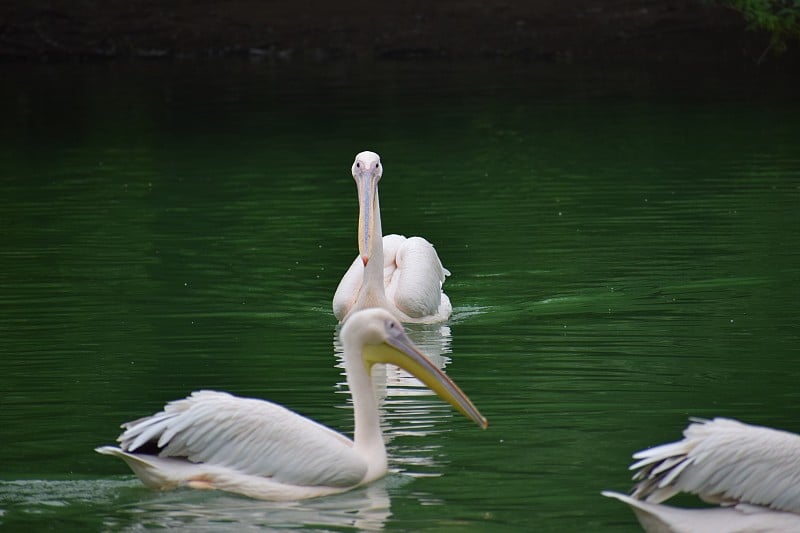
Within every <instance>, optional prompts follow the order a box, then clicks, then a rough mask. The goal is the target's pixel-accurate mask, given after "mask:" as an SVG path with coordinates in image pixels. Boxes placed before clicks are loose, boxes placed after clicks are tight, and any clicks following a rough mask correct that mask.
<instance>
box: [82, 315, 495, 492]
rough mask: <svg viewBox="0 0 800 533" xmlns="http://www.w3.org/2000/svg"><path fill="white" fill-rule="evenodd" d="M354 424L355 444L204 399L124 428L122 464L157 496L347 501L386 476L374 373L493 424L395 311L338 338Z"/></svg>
mask: <svg viewBox="0 0 800 533" xmlns="http://www.w3.org/2000/svg"><path fill="white" fill-rule="evenodd" d="M341 339H342V345H343V346H344V360H345V370H346V373H347V383H348V385H349V388H350V393H351V395H352V401H353V410H354V414H355V427H354V438H353V440H352V441H351V440H350V439H348V438H347V437H345V436H344V435H341V434H339V433H337V432H335V431H333V430H331V429H329V428H327V427H325V426H323V425H320V424H318V423H316V422H314V421H312V420H309V419H308V418H305V417H303V416H300V415H299V414H297V413H294V412H292V411H289V410H288V409H286V408H284V407H281V406H280V405H277V404H274V403H270V402H266V401H263V400H256V399H252V398H238V397H236V396H231V395H230V394H227V393H224V392H215V391H198V392H194V393H192V394H191V396H189V397H188V398H184V399H182V400H177V401H173V402H170V403H168V404H167V405H166V406H165V407H164V410H163V411H161V412H159V413H156V414H154V415H152V416H148V417H145V418H141V419H139V420H134V421H133V422H128V423H127V424H123V425H122V427H123V428H124V429H125V431H124V432H123V433H122V434H121V435H120V436H119V437H118V438H117V440H118V441H119V443H120V446H119V447H114V446H103V447H100V448H97V449H96V451H97V452H99V453H103V454H108V455H114V456H117V457H119V458H121V459H123V460H124V461H125V462H126V463H128V466H130V467H131V469H132V470H133V471H134V473H136V475H137V476H139V479H141V480H142V482H143V483H144V484H145V485H147V486H149V487H152V488H156V489H172V488H176V487H180V486H187V487H191V488H195V489H218V490H226V491H230V492H236V493H239V494H244V495H247V496H250V497H253V498H259V499H265V500H299V499H303V498H313V497H317V496H324V495H328V494H335V493H339V492H344V491H346V490H349V489H352V488H354V487H357V486H360V485H364V484H366V483H369V482H371V481H374V480H376V479H378V478H380V477H381V476H383V475H384V474H385V473H386V469H387V460H386V449H385V447H384V441H383V434H382V433H381V428H380V420H379V418H380V416H379V413H378V406H377V403H376V399H375V394H374V391H373V387H372V379H371V372H370V371H371V369H372V366H373V365H375V364H378V363H381V364H387V363H388V364H394V365H398V366H401V367H403V368H405V369H406V370H408V371H409V372H411V373H412V374H414V375H415V376H417V377H418V378H419V379H420V380H421V381H422V382H423V383H425V385H427V386H428V387H430V388H431V389H432V390H433V391H434V392H436V393H437V394H438V395H439V396H440V397H442V398H443V399H445V400H447V401H448V402H449V403H450V404H451V405H452V406H453V407H455V408H456V409H458V410H459V411H460V412H461V413H462V414H464V415H465V416H467V417H468V418H471V419H472V420H474V421H475V422H476V423H478V424H479V425H480V426H481V427H482V428H486V427H487V425H488V423H487V421H486V419H485V418H484V417H483V416H482V415H481V414H480V413H479V412H478V410H477V409H476V408H475V406H474V405H472V402H471V401H470V400H469V398H467V396H466V395H465V394H464V393H463V392H461V389H459V388H458V386H457V385H456V384H455V383H453V381H452V380H450V378H448V377H447V376H446V375H445V374H444V373H443V372H441V371H440V370H439V369H438V368H436V367H435V366H434V365H433V364H432V363H431V362H430V361H428V359H427V357H425V356H424V355H423V354H422V353H420V352H419V351H418V350H417V348H416V347H415V346H414V344H413V343H412V342H411V340H410V339H409V338H408V336H407V335H406V334H405V332H404V331H403V327H402V326H401V325H400V323H399V322H398V321H397V319H395V318H394V317H393V316H392V315H391V314H390V313H389V312H388V311H386V310H384V309H368V310H366V311H362V312H359V313H356V314H354V315H352V316H351V317H350V318H349V319H348V320H347V322H346V323H345V324H344V326H343V327H342V330H341Z"/></svg>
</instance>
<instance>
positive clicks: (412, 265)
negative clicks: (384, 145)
mask: <svg viewBox="0 0 800 533" xmlns="http://www.w3.org/2000/svg"><path fill="white" fill-rule="evenodd" d="M352 173H353V179H354V180H355V182H356V189H357V191H358V205H359V213H358V251H359V256H358V257H356V259H355V260H354V261H353V264H352V265H350V268H349V269H348V270H347V272H346V273H345V275H344V277H342V280H341V281H340V282H339V286H338V287H337V289H336V293H335V294H334V296H333V314H334V315H335V316H336V318H337V319H338V320H339V322H344V321H345V319H346V318H347V316H348V315H349V314H351V313H353V312H355V311H358V310H360V309H367V308H370V307H382V308H384V309H387V310H389V311H390V312H392V313H393V314H394V315H395V316H396V317H397V318H398V319H400V320H401V321H402V322H421V323H434V322H441V321H443V320H447V319H448V318H449V317H450V313H452V311H453V307H452V305H451V304H450V299H449V298H448V297H447V295H446V294H444V292H442V284H443V283H444V280H445V277H446V276H449V275H450V272H448V271H447V269H445V268H444V267H443V266H442V262H441V261H440V260H439V256H438V255H437V253H436V250H435V249H434V248H433V245H432V244H431V243H429V242H428V241H427V240H425V239H423V238H422V237H409V238H406V237H404V236H402V235H394V234H393V235H386V236H383V230H382V228H381V209H380V202H379V201H378V182H379V181H380V179H381V177H382V176H383V166H382V165H381V158H380V156H378V154H376V153H375V152H361V153H359V154H358V155H356V159H355V161H354V162H353V167H352Z"/></svg>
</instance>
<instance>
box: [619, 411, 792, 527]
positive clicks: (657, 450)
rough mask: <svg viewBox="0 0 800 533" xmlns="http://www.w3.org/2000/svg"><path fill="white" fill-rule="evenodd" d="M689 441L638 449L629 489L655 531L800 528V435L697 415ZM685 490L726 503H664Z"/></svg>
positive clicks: (629, 499)
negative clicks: (707, 505) (680, 505)
mask: <svg viewBox="0 0 800 533" xmlns="http://www.w3.org/2000/svg"><path fill="white" fill-rule="evenodd" d="M683 435H684V438H683V440H680V441H677V442H672V443H669V444H664V445H661V446H656V447H654V448H650V449H647V450H644V451H641V452H638V453H636V454H634V455H633V458H634V459H638V461H637V462H636V463H634V464H633V465H631V467H630V468H631V470H637V469H639V470H638V472H636V474H635V475H634V477H633V479H634V480H637V481H638V483H637V484H636V485H635V486H634V488H633V492H632V494H631V495H630V496H626V495H624V494H619V493H616V492H611V491H604V492H603V495H604V496H608V497H611V498H616V499H618V500H620V501H622V502H624V503H627V504H628V505H630V506H631V507H632V508H633V511H634V513H635V514H636V516H637V518H638V519H639V522H640V523H641V524H642V526H643V527H644V529H645V530H646V531H649V532H667V531H672V532H686V533H689V532H698V533H699V532H703V531H715V532H745V531H759V532H769V531H774V532H779V531H780V532H786V531H794V532H800V435H795V434H794V433H788V432H786V431H781V430H777V429H771V428H766V427H761V426H751V425H748V424H744V423H742V422H739V421H737V420H731V419H728V418H714V419H713V420H705V419H693V422H692V423H691V424H690V425H689V426H688V427H687V428H686V429H685V430H684V432H683ZM679 492H689V493H692V494H697V495H698V496H700V498H701V499H703V500H704V501H706V502H709V503H715V504H721V506H720V507H712V508H705V509H680V508H676V507H672V506H668V505H660V503H661V502H663V501H665V500H667V499H669V498H671V497H672V496H674V495H675V494H677V493H679Z"/></svg>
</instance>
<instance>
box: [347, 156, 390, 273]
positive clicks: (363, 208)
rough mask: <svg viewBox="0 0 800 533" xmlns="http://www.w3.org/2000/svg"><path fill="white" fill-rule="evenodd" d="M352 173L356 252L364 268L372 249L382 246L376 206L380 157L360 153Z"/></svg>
mask: <svg viewBox="0 0 800 533" xmlns="http://www.w3.org/2000/svg"><path fill="white" fill-rule="evenodd" d="M352 171H353V179H354V180H355V181H356V187H357V188H358V203H359V214H358V252H359V254H360V255H361V259H362V261H364V266H366V265H367V263H368V262H369V260H370V258H371V257H372V256H373V255H374V251H373V250H372V247H373V246H375V245H382V243H381V238H382V235H381V228H380V205H379V204H378V182H379V181H380V180H381V176H383V165H381V157H380V156H379V155H378V154H376V153H375V152H370V151H365V152H360V153H359V154H357V155H356V160H355V161H353V167H352ZM376 235H377V238H376ZM381 268H383V265H381Z"/></svg>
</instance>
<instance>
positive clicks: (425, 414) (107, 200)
mask: <svg viewBox="0 0 800 533" xmlns="http://www.w3.org/2000/svg"><path fill="white" fill-rule="evenodd" d="M2 68H3V70H4V72H3V79H4V83H3V84H2V85H0V112H2V116H3V117H4V120H3V121H2V122H0V140H2V143H1V144H0V180H1V181H0V243H2V246H1V247H0V338H2V342H1V343H0V393H1V399H0V442H2V443H3V453H2V459H0V528H4V529H8V530H14V529H19V530H22V529H25V530H59V531H86V530H103V531H120V530H132V531H140V530H143V529H148V528H158V527H169V528H173V529H181V528H185V529H189V530H194V531H223V530H231V531H242V530H248V529H257V528H258V529H261V530H269V529H270V528H272V529H276V530H287V529H292V530H295V529H307V530H326V531H350V530H359V529H366V530H387V531H413V530H419V529H426V530H435V531H490V530H491V531H503V530H506V531H516V530H523V529H527V530H531V529H535V530H539V531H554V532H556V531H559V532H560V531H620V532H622V531H638V526H637V523H636V521H635V519H634V517H633V515H632V514H631V513H630V511H629V510H628V509H626V508H625V507H624V506H622V505H621V504H619V503H618V502H616V501H612V500H607V499H605V498H603V497H602V496H600V491H601V490H603V489H614V490H620V491H625V490H627V489H628V487H629V485H630V483H629V473H628V471H627V466H628V465H629V464H630V454H631V453H632V452H634V451H636V450H639V449H642V448H644V447H647V446H650V445H653V444H657V443H661V442H666V441H668V440H671V439H675V438H677V437H679V435H680V431H681V429H682V428H683V427H684V426H685V424H686V422H687V417H689V416H707V417H710V416H730V417H736V418H739V419H742V420H745V421H748V422H752V423H759V424H765V425H772V426H777V427H782V428H785V429H788V430H792V431H800V423H798V421H797V409H798V406H799V405H800V388H798V386H797V384H798V377H799V376H800V342H799V341H800V339H798V337H799V336H800V335H799V333H800V329H799V328H798V324H800V309H799V308H798V304H797V302H798V296H800V288H799V287H800V283H798V281H800V252H798V250H800V215H799V213H800V209H799V208H800V148H799V146H800V145H798V135H797V134H798V131H800V105H799V104H798V102H797V100H796V99H793V96H792V91H791V90H790V88H788V87H786V86H782V85H781V84H780V83H773V82H772V81H771V80H754V81H753V82H752V83H740V82H739V81H736V82H731V81H721V82H718V81H715V80H714V78H710V79H702V81H701V82H697V81H693V82H692V83H691V84H690V83H688V82H687V83H680V82H678V81H675V79H672V78H669V77H659V76H643V75H639V74H632V73H627V72H617V73H614V74H613V75H610V74H608V73H597V72H585V71H582V72H576V71H573V70H571V69H565V70H561V71H558V72H556V71H553V70H552V69H545V70H542V69H541V68H535V67H532V66H522V65H517V66H502V65H470V66H460V67H453V66H446V65H440V64H429V65H422V66H419V65H417V66H414V65H406V64H384V65H357V66H333V67H317V68H313V69H311V68H300V67H290V66H286V65H263V64H247V63H227V64H214V63H211V64H194V63H190V64H172V65H170V64H160V63H143V64H130V65H125V64H116V65H114V64H112V65H58V66H33V67H30V66H4V67H2ZM676 79H681V78H676ZM693 79H695V80H697V79H700V78H693ZM364 149H371V150H375V151H377V152H379V153H380V154H381V156H382V159H383V163H384V167H385V173H384V178H383V180H382V183H381V207H382V209H383V226H384V230H385V231H386V232H387V233H388V232H395V233H403V234H406V235H422V236H424V237H426V238H427V239H429V240H430V241H431V242H433V243H434V244H435V246H436V248H437V250H438V252H439V255H440V257H441V258H442V261H443V262H444V264H445V266H446V267H447V268H448V269H450V271H451V272H452V276H451V277H450V278H449V279H448V281H447V283H446V285H445V288H446V292H447V293H448V295H449V296H450V298H451V300H452V302H453V305H454V314H453V317H452V318H451V320H450V321H449V322H448V323H447V324H445V325H444V326H443V327H442V326H416V327H412V328H410V329H411V334H412V336H413V337H414V338H415V339H417V341H418V342H419V343H420V344H421V345H422V346H423V348H424V349H425V350H426V351H428V352H431V353H432V354H433V355H435V356H436V358H437V361H438V362H440V363H441V364H443V365H446V366H445V368H446V371H447V372H448V373H449V374H450V375H451V376H452V377H453V378H454V379H455V380H456V381H457V382H458V383H459V384H460V385H461V387H462V388H463V389H464V390H465V391H466V392H467V393H468V394H469V395H470V397H471V398H472V399H473V400H474V402H475V404H476V405H477V406H478V407H479V408H480V409H481V411H482V412H483V414H484V415H486V417H487V418H488V419H489V422H490V427H489V429H488V430H486V431H481V430H480V429H479V428H477V427H476V426H474V425H473V424H472V423H471V422H469V421H468V420H466V419H464V418H462V417H460V416H458V415H457V414H454V413H453V412H452V411H451V410H450V409H449V407H447V406H446V405H445V404H443V403H442V402H440V401H438V399H436V398H435V397H431V396H428V395H424V394H421V392H420V391H419V390H418V389H415V388H413V387H408V386H407V384H405V383H403V381H402V379H399V381H398V376H395V375H394V374H393V373H390V376H389V377H388V379H389V380H390V381H389V386H388V390H387V391H384V393H385V394H386V395H387V396H386V399H385V404H384V411H385V424H386V432H387V438H388V440H389V445H388V448H389V453H390V465H391V468H392V473H391V474H390V475H389V476H387V477H386V478H384V479H383V480H381V481H379V482H377V483H374V484H373V485H370V486H369V487H366V488H362V489H359V490H356V491H352V492H350V493H347V494H344V495H340V496H336V497H332V498H322V499H318V500H311V501H306V502H299V503H290V504H287V503H270V502H260V501H254V500H249V499H246V498H240V497H237V496H232V495H227V494H222V493H207V492H195V491H175V492H167V493H156V492H152V491H149V490H147V489H145V488H143V487H142V486H141V485H140V484H139V483H138V481H137V480H136V479H135V478H134V477H133V476H132V474H131V473H130V472H129V471H128V470H127V468H126V467H125V466H124V464H122V463H121V462H120V461H116V460H114V459H112V458H109V457H105V456H100V455H98V454H95V453H94V452H93V451H92V450H93V448H94V447H95V446H98V445H103V444H111V443H113V441H114V439H115V437H116V436H117V434H118V426H119V424H120V423H122V422H124V421H128V420H132V419H135V418H138V417H140V416H144V415H146V414H149V413H151V412H154V411H156V410H158V409H159V408H160V407H161V406H162V405H163V403H164V402H166V401H168V400H171V399H177V398H181V397H183V396H185V395H187V394H188V393H189V392H191V391H193V390H197V389H202V388H212V389H219V390H226V391H230V392H233V393H236V394H239V395H244V396H256V397H262V398H267V399H270V400H273V401H276V402H279V403H282V404H284V405H286V406H288V407H290V408H293V409H296V410H297V411H299V412H301V413H303V414H305V415H308V416H311V417H313V418H315V419H316V420H319V421H320V422H322V423H325V424H328V425H330V426H332V427H335V428H338V429H341V430H343V431H345V432H347V431H350V430H351V429H352V415H351V412H350V410H349V408H348V402H347V396H346V394H345V389H344V387H343V385H342V381H343V377H342V376H341V370H340V369H339V368H338V366H337V359H336V357H335V347H334V335H335V330H336V321H335V319H334V317H333V314H332V312H331V310H330V302H331V298H332V296H333V292H334V290H335V288H336V284H337V283H338V280H339V278H340V277H341V275H342V274H343V273H344V271H345V270H346V268H347V266H348V265H349V263H350V262H351V261H352V259H353V257H355V254H356V242H355V241H356V238H355V233H356V218H357V204H356V198H355V186H354V184H353V182H352V178H351V177H350V175H349V167H350V164H351V163H352V158H353V156H354V155H355V153H356V152H358V151H361V150H364Z"/></svg>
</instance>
